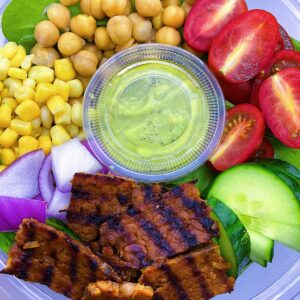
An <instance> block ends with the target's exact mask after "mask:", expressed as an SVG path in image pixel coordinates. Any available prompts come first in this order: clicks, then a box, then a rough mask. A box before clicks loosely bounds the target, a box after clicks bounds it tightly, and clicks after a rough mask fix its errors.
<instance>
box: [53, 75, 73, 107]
mask: <svg viewBox="0 0 300 300" xmlns="http://www.w3.org/2000/svg"><path fill="white" fill-rule="evenodd" d="M53 85H54V86H56V88H57V93H58V95H60V96H61V97H62V98H63V99H64V101H65V102H67V101H68V99H69V96H70V87H69V84H68V83H67V82H65V81H63V80H60V79H55V80H54V83H53Z"/></svg>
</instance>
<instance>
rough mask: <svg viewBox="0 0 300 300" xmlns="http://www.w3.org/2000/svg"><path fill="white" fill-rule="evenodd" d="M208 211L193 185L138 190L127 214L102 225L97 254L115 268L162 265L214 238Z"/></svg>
mask: <svg viewBox="0 0 300 300" xmlns="http://www.w3.org/2000/svg"><path fill="white" fill-rule="evenodd" d="M209 211H210V209H209V208H208V206H207V205H206V203H205V202H204V201H203V200H201V199H200V197H199V191H198V189H197V188H196V187H195V185H194V184H189V183H188V184H183V185H181V186H179V187H175V188H173V189H171V190H167V189H165V188H163V187H162V186H160V185H152V186H141V185H140V186H137V187H135V189H134V190H133V192H132V204H131V205H130V206H129V208H128V209H127V211H126V213H123V214H121V215H119V216H115V217H113V218H110V219H109V220H108V221H106V222H104V223H103V224H102V225H101V227H100V241H99V250H98V252H99V253H100V254H101V255H103V257H104V258H105V260H107V261H108V262H109V263H111V264H112V266H113V267H115V268H117V267H118V265H120V266H122V267H124V265H125V266H126V267H129V268H133V269H138V270H139V269H141V268H143V267H145V266H149V265H150V264H152V263H154V262H159V261H164V260H165V259H166V258H168V257H172V256H175V255H178V254H180V253H182V252H185V251H187V250H189V249H190V248H192V247H196V246H198V245H201V244H206V243H208V242H209V241H210V239H211V238H212V237H214V236H217V234H218V228H217V225H216V224H215V222H214V221H213V220H211V219H210V218H209V217H208V214H209ZM94 251H95V249H94Z"/></svg>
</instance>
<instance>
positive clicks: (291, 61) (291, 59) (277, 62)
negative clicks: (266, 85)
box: [251, 50, 300, 107]
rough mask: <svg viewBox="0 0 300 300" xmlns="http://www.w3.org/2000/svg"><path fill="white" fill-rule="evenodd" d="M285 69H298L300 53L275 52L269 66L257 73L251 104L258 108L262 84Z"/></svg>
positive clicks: (291, 51)
mask: <svg viewBox="0 0 300 300" xmlns="http://www.w3.org/2000/svg"><path fill="white" fill-rule="evenodd" d="M286 68H299V69H300V52H296V51H293V50H282V51H279V52H276V53H275V54H274V56H273V57H272V59H271V61H270V62H269V64H268V65H267V66H266V67H265V68H264V69H263V70H262V71H260V72H259V74H258V75H257V77H256V78H255V80H254V83H253V89H252V95H251V103H252V104H254V105H255V106H257V107H259V90H260V87H261V85H262V84H263V82H264V81H265V80H266V79H267V78H269V77H270V76H271V75H273V74H276V73H277V72H278V71H280V70H283V69H286Z"/></svg>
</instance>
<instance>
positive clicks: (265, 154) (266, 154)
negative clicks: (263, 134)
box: [254, 138, 275, 158]
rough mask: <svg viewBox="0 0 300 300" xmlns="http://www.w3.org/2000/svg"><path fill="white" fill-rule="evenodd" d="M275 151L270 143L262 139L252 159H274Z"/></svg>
mask: <svg viewBox="0 0 300 300" xmlns="http://www.w3.org/2000/svg"><path fill="white" fill-rule="evenodd" d="M274 155H275V150H274V147H273V145H272V144H271V142H270V141H269V140H268V139H266V138H264V139H263V142H262V144H261V145H260V147H259V149H258V150H257V151H256V153H255V156H254V158H274Z"/></svg>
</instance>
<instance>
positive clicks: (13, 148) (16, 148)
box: [11, 144, 19, 158]
mask: <svg viewBox="0 0 300 300" xmlns="http://www.w3.org/2000/svg"><path fill="white" fill-rule="evenodd" d="M18 146H19V144H18ZM11 149H12V150H13V151H14V153H15V156H16V157H17V158H18V157H19V147H12V148H11Z"/></svg>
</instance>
